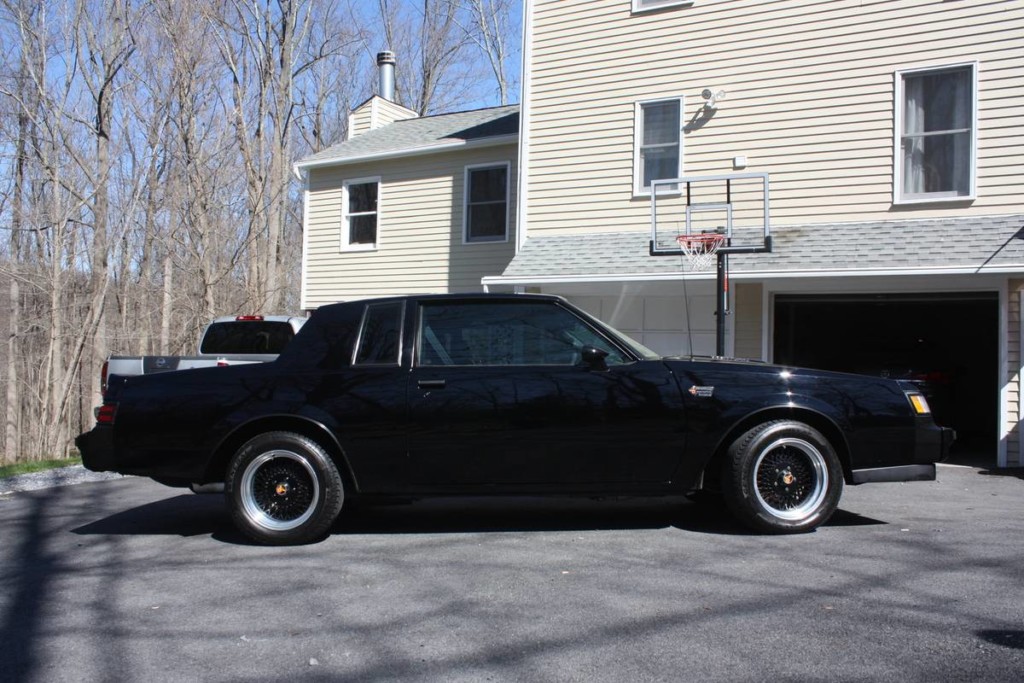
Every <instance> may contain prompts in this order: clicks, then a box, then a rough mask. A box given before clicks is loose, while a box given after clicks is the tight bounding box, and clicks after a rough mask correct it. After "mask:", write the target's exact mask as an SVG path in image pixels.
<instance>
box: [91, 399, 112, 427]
mask: <svg viewBox="0 0 1024 683" xmlns="http://www.w3.org/2000/svg"><path fill="white" fill-rule="evenodd" d="M116 415H117V404H116V403H104V404H103V405H101V406H100V408H99V410H98V411H96V424H98V425H112V424H114V417H115V416H116Z"/></svg>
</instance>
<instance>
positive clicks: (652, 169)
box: [633, 97, 683, 194]
mask: <svg viewBox="0 0 1024 683" xmlns="http://www.w3.org/2000/svg"><path fill="white" fill-rule="evenodd" d="M682 114H683V98H681V97H677V98H673V99H669V100H655V101H650V102H638V103H637V105H636V123H635V131H636V141H635V148H636V152H635V158H634V162H633V168H634V180H633V186H634V187H633V189H634V192H635V193H636V194H647V193H649V192H650V191H651V181H652V180H662V179H664V178H678V177H680V176H681V175H682V168H683V135H682V129H683V122H682Z"/></svg>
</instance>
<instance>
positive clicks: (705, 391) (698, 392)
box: [688, 384, 715, 398]
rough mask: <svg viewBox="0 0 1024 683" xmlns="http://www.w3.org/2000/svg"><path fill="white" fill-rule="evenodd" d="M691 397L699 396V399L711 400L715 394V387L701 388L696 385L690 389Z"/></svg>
mask: <svg viewBox="0 0 1024 683" xmlns="http://www.w3.org/2000/svg"><path fill="white" fill-rule="evenodd" d="M688 391H689V392H690V396H697V397H699V398H711V397H712V396H714V394H715V388H714V387H699V386H697V385H696V384H694V385H693V386H692V387H690V388H689V389H688Z"/></svg>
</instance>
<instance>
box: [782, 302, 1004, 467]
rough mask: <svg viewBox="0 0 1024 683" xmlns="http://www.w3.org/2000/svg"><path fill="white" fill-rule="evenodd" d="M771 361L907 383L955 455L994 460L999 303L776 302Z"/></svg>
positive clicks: (997, 410) (997, 386)
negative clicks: (951, 439)
mask: <svg viewBox="0 0 1024 683" xmlns="http://www.w3.org/2000/svg"><path fill="white" fill-rule="evenodd" d="M774 332H775V346H774V352H775V355H774V360H775V362H776V363H780V364H784V365H797V366H804V367H811V368H821V369H824V370H839V371H843V372H854V373H860V374H866V375H877V376H884V377H892V378H895V379H910V380H912V381H914V382H915V383H917V384H918V385H919V386H920V387H921V388H922V390H923V392H924V394H925V395H926V397H927V398H928V402H929V404H930V405H931V407H932V412H933V413H934V415H935V418H936V421H937V422H938V423H940V424H942V425H945V426H949V427H953V428H954V429H956V431H957V443H956V446H955V448H954V452H961V453H971V454H975V455H986V456H992V457H994V456H995V446H996V442H997V436H998V416H999V382H998V362H999V361H998V359H999V341H998V335H999V296H998V294H997V293H996V292H978V293H974V292H969V293H963V292H956V293H947V294H911V295H907V294H881V295H879V294H861V295H778V296H776V298H775V330H774Z"/></svg>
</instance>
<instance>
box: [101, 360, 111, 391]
mask: <svg viewBox="0 0 1024 683" xmlns="http://www.w3.org/2000/svg"><path fill="white" fill-rule="evenodd" d="M109 369H110V361H106V360H105V361H103V367H102V368H100V393H101V394H105V393H107V370H109Z"/></svg>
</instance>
